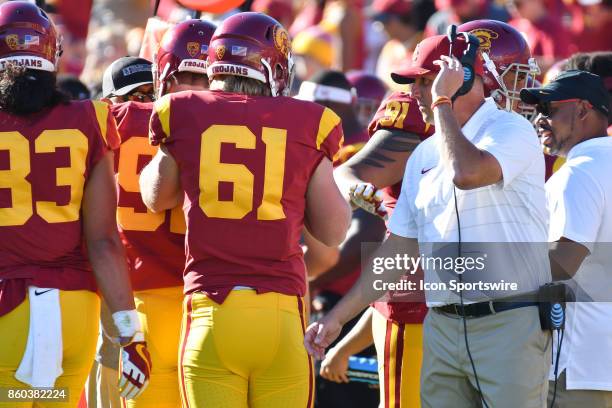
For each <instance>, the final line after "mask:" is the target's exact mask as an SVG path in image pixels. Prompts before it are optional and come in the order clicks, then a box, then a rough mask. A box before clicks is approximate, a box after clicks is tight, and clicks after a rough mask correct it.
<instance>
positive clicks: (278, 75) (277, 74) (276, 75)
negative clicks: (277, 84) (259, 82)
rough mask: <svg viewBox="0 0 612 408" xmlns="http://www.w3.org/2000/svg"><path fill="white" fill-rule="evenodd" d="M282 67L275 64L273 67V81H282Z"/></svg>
mask: <svg viewBox="0 0 612 408" xmlns="http://www.w3.org/2000/svg"><path fill="white" fill-rule="evenodd" d="M283 74H284V72H283V67H282V65H281V64H276V65H275V66H274V78H275V79H282V78H283Z"/></svg>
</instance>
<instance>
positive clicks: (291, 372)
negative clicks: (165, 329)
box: [179, 289, 314, 408]
mask: <svg viewBox="0 0 612 408" xmlns="http://www.w3.org/2000/svg"><path fill="white" fill-rule="evenodd" d="M304 315H305V314H304V303H303V299H301V298H299V297H297V296H287V295H282V294H279V293H263V294H260V295H258V294H257V293H256V292H255V291H254V290H250V289H243V290H233V291H232V292H231V293H230V295H229V296H228V297H227V299H225V301H224V302H223V304H221V305H219V304H217V303H215V302H214V301H212V300H211V299H209V298H208V297H207V296H206V295H204V294H202V293H197V292H196V293H192V294H190V295H188V296H187V297H186V298H185V302H184V306H183V325H182V329H181V331H182V333H181V350H180V354H179V359H180V361H179V364H180V366H181V367H180V368H181V370H180V373H179V375H180V380H181V396H182V398H183V407H185V408H205V407H216V408H246V407H250V408H287V407H291V408H300V407H304V408H311V407H312V404H313V381H314V377H313V366H312V360H311V359H310V357H309V356H308V354H307V353H306V349H305V348H304V344H303V341H304V329H305V320H304Z"/></svg>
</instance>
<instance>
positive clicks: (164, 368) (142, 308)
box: [113, 286, 183, 408]
mask: <svg viewBox="0 0 612 408" xmlns="http://www.w3.org/2000/svg"><path fill="white" fill-rule="evenodd" d="M134 301H135V302H136V310H137V311H138V315H139V316H140V321H141V322H142V326H143V329H144V333H145V340H146V341H147V348H148V349H149V353H151V362H152V369H151V378H150V380H149V385H148V387H147V389H146V390H145V391H144V392H143V393H142V394H141V395H140V396H139V397H138V398H136V399H134V400H127V401H126V400H123V401H122V405H123V406H127V407H128V408H177V407H179V406H180V405H181V397H180V394H179V381H178V362H177V358H176V356H177V352H178V347H179V338H180V335H181V304H182V301H183V287H182V286H174V287H170V288H159V289H149V290H141V291H137V292H134ZM113 380H114V382H115V384H116V383H117V377H115V378H114V379H113Z"/></svg>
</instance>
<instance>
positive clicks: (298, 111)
mask: <svg viewBox="0 0 612 408" xmlns="http://www.w3.org/2000/svg"><path fill="white" fill-rule="evenodd" d="M149 136H150V140H151V143H152V144H153V145H157V144H163V145H164V146H165V147H166V148H167V150H168V151H169V153H170V154H171V155H172V157H173V158H174V159H175V160H176V162H177V163H178V166H179V169H180V181H181V185H182V188H183V190H184V192H185V203H184V205H183V209H184V211H185V219H186V222H187V241H186V247H187V263H186V267H185V274H184V280H185V292H186V293H190V292H193V291H196V290H197V291H203V292H205V293H206V294H207V295H208V296H209V297H211V298H212V299H213V300H215V301H216V302H217V303H222V302H223V300H224V299H225V297H226V296H227V295H228V294H229V291H231V290H232V288H233V287H235V286H247V287H251V288H254V289H256V290H257V292H258V293H263V292H278V293H283V294H287V295H299V296H303V295H304V294H305V289H306V287H305V274H306V272H305V267H304V261H303V256H302V255H303V254H302V250H301V248H300V245H299V238H300V234H301V231H302V227H303V223H304V211H305V207H306V192H307V189H308V183H309V181H310V177H311V175H312V174H313V172H314V171H315V169H316V167H317V166H318V165H319V163H320V162H321V160H322V159H323V158H324V157H327V158H328V159H329V160H333V157H334V155H335V154H336V153H337V151H338V149H339V148H340V146H341V144H342V139H343V134H342V126H341V123H340V118H339V117H338V116H337V115H336V114H335V113H333V112H332V111H331V110H329V109H327V108H324V107H323V106H320V105H317V104H315V103H312V102H306V101H299V100H296V99H292V98H287V97H276V98H272V97H252V96H246V95H240V94H233V93H226V92H220V91H207V92H191V91H187V92H181V93H178V94H171V95H167V96H165V97H163V98H162V99H160V100H158V101H157V102H156V103H155V109H154V112H153V115H152V117H151V125H150V135H149ZM329 221H330V222H333V220H329Z"/></svg>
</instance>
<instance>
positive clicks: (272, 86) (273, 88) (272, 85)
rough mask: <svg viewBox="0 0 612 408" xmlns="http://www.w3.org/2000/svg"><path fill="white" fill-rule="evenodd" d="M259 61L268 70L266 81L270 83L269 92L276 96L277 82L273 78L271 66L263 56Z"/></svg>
mask: <svg viewBox="0 0 612 408" xmlns="http://www.w3.org/2000/svg"><path fill="white" fill-rule="evenodd" d="M261 63H262V64H263V66H264V67H266V70H267V71H268V83H269V84H270V92H271V93H272V96H278V84H277V83H276V81H275V80H274V74H273V73H272V67H271V66H270V63H269V62H268V61H267V60H265V59H263V58H262V59H261Z"/></svg>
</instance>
